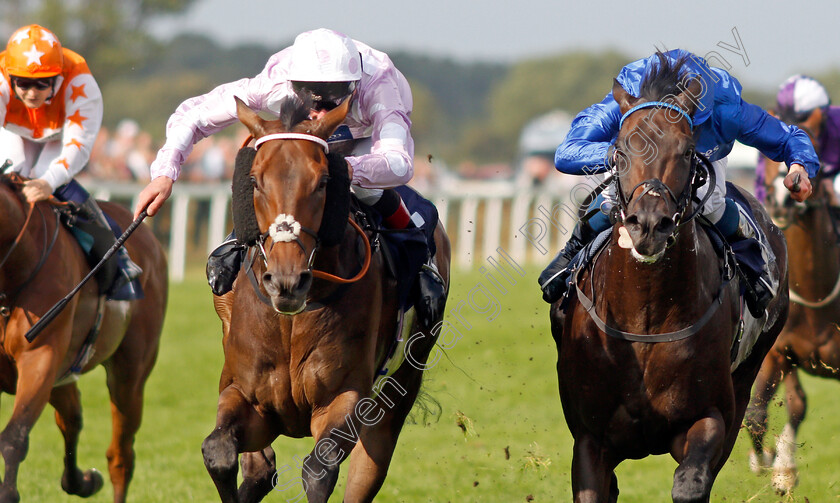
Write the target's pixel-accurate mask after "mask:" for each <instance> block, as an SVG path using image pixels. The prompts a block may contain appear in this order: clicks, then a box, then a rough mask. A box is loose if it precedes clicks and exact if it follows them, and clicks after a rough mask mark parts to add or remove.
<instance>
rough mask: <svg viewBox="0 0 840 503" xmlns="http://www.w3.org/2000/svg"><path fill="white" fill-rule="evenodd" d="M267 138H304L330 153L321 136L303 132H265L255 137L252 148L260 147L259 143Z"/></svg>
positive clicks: (267, 139)
mask: <svg viewBox="0 0 840 503" xmlns="http://www.w3.org/2000/svg"><path fill="white" fill-rule="evenodd" d="M269 140H306V141H311V142H315V143H317V144H318V145H320V146H322V147H324V152H326V153H327V154H329V153H330V146H329V144H327V142H326V140H323V139H322V138H318V137H317V136H315V135H311V134H304V133H273V134H267V135H265V136H261V137H260V138H259V139H257V141H256V143H254V148H260V145H262V144H263V143H265V142H267V141H269Z"/></svg>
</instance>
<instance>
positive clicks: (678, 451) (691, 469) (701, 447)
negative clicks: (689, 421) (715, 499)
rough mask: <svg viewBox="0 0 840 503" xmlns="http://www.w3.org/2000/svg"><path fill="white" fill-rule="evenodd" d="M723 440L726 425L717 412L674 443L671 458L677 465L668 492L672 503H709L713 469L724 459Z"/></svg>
mask: <svg viewBox="0 0 840 503" xmlns="http://www.w3.org/2000/svg"><path fill="white" fill-rule="evenodd" d="M725 440H726V423H725V422H724V420H723V416H722V415H721V413H720V411H718V410H716V409H715V410H711V411H709V412H708V414H707V415H706V416H705V417H703V418H702V419H700V420H698V421H697V422H695V423H694V424H693V425H691V427H690V428H689V429H688V431H687V432H686V433H685V434H683V435H680V436H679V437H678V438H677V439H675V440H674V443H673V445H672V449H671V454H672V455H673V456H674V459H676V460H677V462H678V463H679V466H678V467H677V469H676V471H675V472H674V486H673V488H672V489H671V498H672V499H673V500H674V502H675V503H689V502H706V501H709V496H710V494H711V492H712V483H713V482H714V479H715V476H716V473H715V471H714V470H713V467H714V466H716V465H717V464H718V462H719V461H720V459H721V456H722V455H723V450H724V442H725Z"/></svg>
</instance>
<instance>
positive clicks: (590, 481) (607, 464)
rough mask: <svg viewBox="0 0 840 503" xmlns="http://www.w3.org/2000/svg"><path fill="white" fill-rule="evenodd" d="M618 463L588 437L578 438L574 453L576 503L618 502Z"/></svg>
mask: <svg viewBox="0 0 840 503" xmlns="http://www.w3.org/2000/svg"><path fill="white" fill-rule="evenodd" d="M615 466H616V463H615V461H613V460H611V459H607V453H606V450H605V449H604V447H603V446H602V445H600V444H599V443H598V442H597V441H596V440H595V439H594V438H592V437H591V436H589V435H581V436H578V437H575V444H574V448H573V450H572V494H573V495H574V499H575V503H601V502H604V501H609V502H615V501H616V500H617V499H618V481H617V479H616V477H615V473H614V471H613V470H614V469H615Z"/></svg>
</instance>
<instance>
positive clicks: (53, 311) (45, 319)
mask: <svg viewBox="0 0 840 503" xmlns="http://www.w3.org/2000/svg"><path fill="white" fill-rule="evenodd" d="M144 218H146V210H143V211H142V212H141V213H140V215H139V216H138V217H137V219H136V220H134V221H133V222H131V225H129V226H128V228H127V229H126V230H125V232H123V233H122V236H120V237H119V238H118V239H117V241H116V242H115V243H114V246H112V247H111V248H110V249H109V250H108V251H107V252H105V255H103V256H102V260H100V261H99V263H98V264H96V265H95V266H94V267H93V268H92V269H91V270H90V272H89V273H88V274H87V276H85V277H84V278H83V279H82V281H80V282H79V284H78V285H76V286H75V287H74V288H73V289H72V290H70V293H68V294H67V296H65V297H64V298H63V299H61V300H60V301H58V302H57V303H56V304H55V305H54V306H53V307H51V308H50V310H49V311H47V313H46V314H45V315H44V316H42V317H41V319H40V320H38V321H37V322H36V323H35V324H34V325H32V328H30V329H29V331H28V332H26V335H25V337H26V340H27V341H29V342H32V341H33V340H35V337H36V336H37V335H38V334H39V333H41V330H43V329H44V327H46V326H47V325H49V324H50V322H51V321H52V320H53V319H54V318H55V317H56V316H58V313H60V312H61V311H62V310H63V309H64V307H65V306H67V303H68V302H70V299H72V298H73V296H74V295H76V293H78V292H79V290H81V289H82V286H84V284H85V283H87V282H88V280H89V279H90V278H92V277H93V275H94V274H96V272H97V271H98V270H99V269H101V268H102V266H103V265H104V264H105V262H107V261H108V259H109V258H111V256H113V255H114V254H115V253H117V250H119V249H120V247H122V245H123V243H125V240H126V239H128V237H129V236H131V233H132V232H134V230H135V229H136V228H137V227H138V226H139V225H140V223H141V222H143V219H144Z"/></svg>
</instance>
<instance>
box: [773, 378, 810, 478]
mask: <svg viewBox="0 0 840 503" xmlns="http://www.w3.org/2000/svg"><path fill="white" fill-rule="evenodd" d="M785 395H786V401H787V410H788V423H787V424H786V425H785V427H784V428H782V433H781V434H780V435H779V440H778V442H776V459H775V460H774V461H773V488H774V489H775V490H776V492H777V493H779V494H787V493H789V492H790V491H791V490H792V489H793V488H794V487H795V486H796V483H797V482H798V479H799V476H798V473H797V469H796V456H795V453H796V432H797V431H798V430H799V425H800V424H802V421H803V420H804V419H805V412H806V410H807V406H808V404H807V398H806V396H805V390H803V389H802V384H801V383H800V382H799V374H798V373H797V372H796V369H795V368H793V369H791V371H790V372H788V374H787V375H786V376H785Z"/></svg>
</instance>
